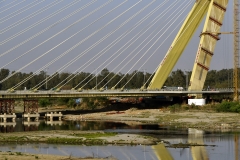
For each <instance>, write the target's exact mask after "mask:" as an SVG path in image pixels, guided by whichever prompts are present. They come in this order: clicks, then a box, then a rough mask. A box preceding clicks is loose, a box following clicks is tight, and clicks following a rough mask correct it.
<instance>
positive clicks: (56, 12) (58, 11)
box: [0, 1, 86, 45]
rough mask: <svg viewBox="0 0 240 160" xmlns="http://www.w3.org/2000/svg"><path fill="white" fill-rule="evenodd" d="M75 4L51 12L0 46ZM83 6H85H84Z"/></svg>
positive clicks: (3, 42)
mask: <svg viewBox="0 0 240 160" xmlns="http://www.w3.org/2000/svg"><path fill="white" fill-rule="evenodd" d="M76 3H78V2H77V1H74V2H73V3H70V4H68V5H67V6H64V7H63V8H61V9H59V10H57V11H55V12H53V13H52V14H50V15H48V16H47V17H45V18H43V19H41V20H40V21H37V22H36V23H34V24H32V25H31V26H29V27H27V28H25V29H24V30H22V31H20V32H18V33H16V34H14V35H12V36H11V37H9V38H7V39H6V40H4V41H2V42H1V43H0V45H3V44H5V43H7V42H9V41H10V40H12V39H14V38H16V37H18V36H20V35H21V34H23V33H25V32H27V31H29V30H30V29H32V28H34V27H36V26H38V25H40V24H41V23H43V22H45V21H46V20H48V19H50V18H52V17H54V16H56V15H57V14H59V13H61V12H63V11H64V10H66V9H67V8H69V7H71V6H73V5H74V4H76ZM85 6H86V5H85ZM81 8H82V7H81ZM54 24H55V25H56V24H58V23H54ZM55 25H51V26H55Z"/></svg>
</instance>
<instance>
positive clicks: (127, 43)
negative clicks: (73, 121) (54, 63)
mask: <svg viewBox="0 0 240 160" xmlns="http://www.w3.org/2000/svg"><path fill="white" fill-rule="evenodd" d="M175 5H176V4H175ZM169 8H170V6H169V7H168V8H167V9H169ZM167 9H166V10H167ZM165 14H166V13H165ZM159 16H162V15H161V14H160V15H158V16H157V17H156V18H155V19H154V20H152V22H150V23H149V24H151V25H150V27H148V28H147V30H145V31H144V29H142V30H141V31H140V32H139V33H138V34H136V35H135V36H134V37H132V38H131V39H130V40H129V41H127V42H126V43H125V45H123V46H122V47H121V48H120V49H119V50H117V51H116V52H115V53H114V54H113V55H111V56H110V57H109V58H108V59H107V60H105V62H103V63H102V64H101V65H100V66H99V67H98V68H96V69H95V70H94V71H93V72H95V71H96V70H97V69H99V68H100V67H101V66H102V65H103V64H105V63H106V62H107V61H108V60H109V59H110V58H112V57H113V56H115V55H116V54H117V53H118V51H120V50H121V49H123V48H124V50H123V51H122V52H121V53H120V54H117V56H116V57H114V59H113V60H111V61H110V62H109V63H108V64H107V65H106V66H108V65H109V64H110V63H111V62H113V61H114V60H115V59H116V58H117V57H118V56H120V55H121V54H122V53H123V52H124V51H125V50H126V49H127V48H128V47H129V46H131V45H132V44H133V43H134V42H135V41H137V40H138V39H139V38H140V37H141V36H142V35H143V34H144V33H146V32H147V31H148V30H149V29H150V28H151V27H152V26H153V25H154V24H156V23H157V22H158V21H159V20H160V19H161V18H162V17H163V16H162V17H161V18H159V19H158V20H157V21H156V19H157V18H158V17H159ZM153 22H154V23H153ZM152 23H153V24H152ZM136 27H137V26H136ZM136 27H134V28H133V29H135V28H136ZM133 29H132V30H133ZM132 30H130V32H131V31H132ZM143 31H144V32H143ZM140 33H141V35H140V36H139V34H140ZM137 36H138V38H136V37H137ZM124 37H125V36H124ZM124 37H123V38H124ZM121 39H122V38H121ZM132 40H134V41H132ZM119 41H120V40H119ZM130 42H131V43H130ZM129 43H130V44H129ZM126 45H128V47H125V46H126ZM131 53H133V52H131ZM131 53H130V54H128V56H127V57H125V59H124V60H123V61H125V60H126V59H127V58H128V57H129V56H130V55H131ZM123 61H122V62H123ZM122 62H121V63H122ZM121 63H120V64H121ZM120 64H118V65H117V67H118V66H119V65H120ZM106 66H104V67H106ZM104 67H103V68H104ZM117 67H115V68H117ZM115 68H114V69H113V70H115ZM93 72H92V73H93ZM89 76H90V75H89ZM89 76H87V77H86V78H85V79H84V80H86V79H87V78H88V77H89ZM115 76H116V75H115ZM94 77H95V76H94ZM94 77H92V78H91V79H93V78H94ZM91 79H90V80H91ZM84 80H82V81H81V82H80V83H79V84H81V83H82V82H83V81H84ZM90 80H89V81H90ZM103 80H104V79H103ZM103 80H102V81H103ZM89 81H88V82H89ZM88 82H87V83H88ZM87 83H86V84H87ZM107 83H108V82H107ZM107 83H106V84H107ZM79 84H78V85H77V86H75V87H74V88H76V87H78V86H79ZM86 84H85V85H86ZM106 84H105V85H106ZM85 85H83V86H82V87H81V88H80V90H81V89H82V88H83V87H84V86H85ZM105 85H104V86H105ZM104 86H103V87H104Z"/></svg>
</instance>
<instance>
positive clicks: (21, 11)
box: [0, 0, 44, 24]
mask: <svg viewBox="0 0 240 160" xmlns="http://www.w3.org/2000/svg"><path fill="white" fill-rule="evenodd" d="M37 1H38V0H35V1H33V2H31V3H29V4H28V5H26V6H24V7H22V8H20V9H18V10H16V11H15V12H13V13H11V14H9V15H6V16H5V17H3V18H1V19H0V24H1V23H3V22H5V21H7V20H9V19H11V18H13V17H15V16H17V15H19V14H21V13H23V12H25V11H27V10H28V9H31V8H32V7H34V6H36V5H38V4H40V3H42V2H44V0H42V1H40V2H38V3H36V2H37ZM32 4H34V5H32ZM28 6H30V7H28ZM27 7H28V8H27ZM24 8H25V9H24ZM15 13H16V14H15ZM14 14H15V15H14ZM9 16H11V17H9ZM3 19H4V20H3ZM2 20H3V21H2Z"/></svg>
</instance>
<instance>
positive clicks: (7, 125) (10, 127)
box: [0, 122, 16, 133]
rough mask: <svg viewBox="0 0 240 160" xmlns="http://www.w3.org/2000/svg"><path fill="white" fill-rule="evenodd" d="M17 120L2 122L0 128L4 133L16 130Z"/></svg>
mask: <svg viewBox="0 0 240 160" xmlns="http://www.w3.org/2000/svg"><path fill="white" fill-rule="evenodd" d="M15 126H16V122H1V123H0V130H1V132H2V133H8V132H14V129H15Z"/></svg>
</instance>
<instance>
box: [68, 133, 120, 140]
mask: <svg viewBox="0 0 240 160" xmlns="http://www.w3.org/2000/svg"><path fill="white" fill-rule="evenodd" d="M71 135H72V136H76V137H84V138H88V139H92V138H99V137H111V136H115V135H117V133H115V132H106V133H105V132H104V133H102V132H97V133H79V134H75V133H74V134H71Z"/></svg>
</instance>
